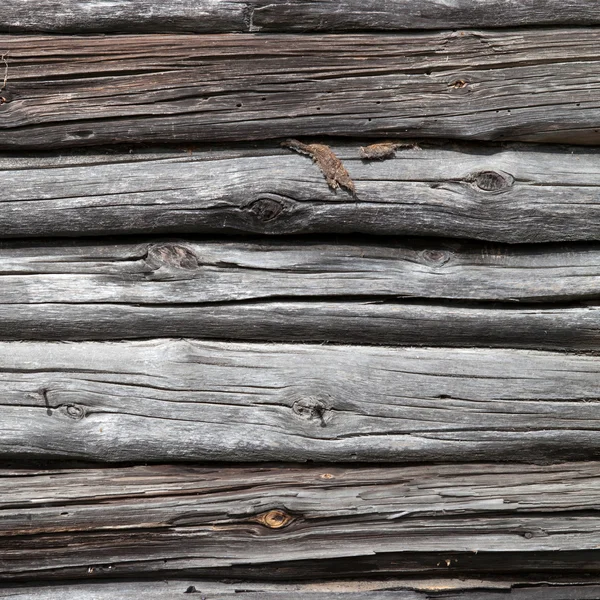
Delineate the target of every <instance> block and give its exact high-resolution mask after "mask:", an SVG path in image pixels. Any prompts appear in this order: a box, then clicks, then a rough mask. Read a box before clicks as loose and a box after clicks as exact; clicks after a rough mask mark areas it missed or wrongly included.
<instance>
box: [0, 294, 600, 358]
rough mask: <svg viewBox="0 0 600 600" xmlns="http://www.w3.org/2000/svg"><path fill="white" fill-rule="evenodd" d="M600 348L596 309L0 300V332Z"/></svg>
mask: <svg viewBox="0 0 600 600" xmlns="http://www.w3.org/2000/svg"><path fill="white" fill-rule="evenodd" d="M157 336H158V337H186V336H192V337H196V338H204V339H226V340H248V341H266V342H274V341H280V342H331V343H338V344H339V343H342V344H377V345H381V344H387V345H392V346H406V345H409V346H448V347H452V346H487V347H500V348H502V347H504V348H534V349H535V348H537V349H548V350H557V349H558V350H562V349H567V350H599V349H600V307H598V306H596V305H594V306H581V307H570V308H569V307H566V308H564V307H555V308H552V307H542V308H538V307H527V308H510V307H506V306H501V307H497V306H494V307H481V306H476V305H472V306H455V305H443V304H427V303H394V302H391V303H390V302H385V301H373V300H372V301H360V300H356V301H341V300H339V301H319V300H314V301H304V302H303V301H294V300H289V301H252V302H244V303H226V304H224V305H220V304H210V305H194V304H189V305H187V306H185V305H171V304H167V305H154V306H152V305H150V306H137V305H134V304H114V303H103V304H94V303H89V304H71V303H63V304H46V303H44V304H0V339H4V340H116V339H143V338H152V337H157Z"/></svg>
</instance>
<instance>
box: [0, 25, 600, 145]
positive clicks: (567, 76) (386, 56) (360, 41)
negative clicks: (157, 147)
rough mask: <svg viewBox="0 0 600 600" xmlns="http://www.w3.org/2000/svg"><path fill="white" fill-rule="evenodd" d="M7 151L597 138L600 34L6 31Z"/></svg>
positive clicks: (0, 40)
mask: <svg viewBox="0 0 600 600" xmlns="http://www.w3.org/2000/svg"><path fill="white" fill-rule="evenodd" d="M0 51H1V52H2V55H3V56H4V57H5V59H6V75H7V83H6V85H5V87H4V89H3V91H2V98H3V103H2V104H0V114H1V120H0V134H1V135H0V148H4V149H14V148H18V147H22V148H49V147H64V146H73V145H75V146H77V145H97V144H103V143H117V142H123V143H130V142H136V143H137V142H144V143H147V142H157V143H158V142H184V141H186V142H189V141H204V142H227V141H235V140H238V141H240V140H242V141H252V140H264V139H281V138H284V137H290V136H291V137H297V136H323V135H336V136H356V135H365V136H388V135H389V136H419V137H436V138H438V137H451V138H462V139H478V140H518V141H536V142H542V141H547V142H549V141H553V142H574V143H586V144H597V143H598V142H599V141H600V129H599V128H598V120H599V115H600V109H599V108H598V106H597V101H596V98H595V96H594V93H593V91H594V89H595V88H597V87H598V86H599V85H600V70H599V67H598V65H599V64H600V63H599V61H598V58H599V56H600V50H599V49H598V44H597V32H596V30H595V29H593V28H579V29H533V30H528V31H526V32H523V31H519V30H514V31H513V30H495V31H472V30H466V31H464V30H460V31H444V32H432V33H408V34H396V35H378V36H373V35H359V34H356V35H351V34H343V35H312V36H311V35H308V36H307V35H293V34H288V35H278V34H264V35H261V34H221V35H160V34H156V35H153V36H148V35H145V36H144V35H129V36H128V35H123V36H96V37H93V36H92V37H85V36H79V37H77V36H18V35H16V36H6V35H3V36H0Z"/></svg>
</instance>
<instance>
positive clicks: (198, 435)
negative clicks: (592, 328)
mask: <svg viewBox="0 0 600 600" xmlns="http://www.w3.org/2000/svg"><path fill="white" fill-rule="evenodd" d="M599 377H600V361H599V360H598V357H596V356H594V355H581V354H568V353H564V354H563V353H556V352H540V351H530V350H514V349H512V350H509V349H506V350H503V349H481V348H474V349H444V348H440V349H436V348H387V347H371V346H323V345H312V344H259V343H254V344H250V343H223V342H198V341H191V340H164V339H163V340H148V341H143V342H142V341H139V342H118V343H117V342H71V343H66V342H2V343H0V410H1V411H2V424H1V436H0V456H1V457H2V458H3V459H10V458H23V459H25V458H29V459H38V458H65V459H83V460H94V461H108V462H123V461H125V462H135V461H143V462H148V461H151V462H152V461H154V462H161V461H163V462H164V461H169V460H181V461H197V460H221V461H226V460H231V461H257V460H261V461H264V460H286V461H288V460H292V461H306V460H313V461H337V462H340V461H342V462H343V461H385V462H388V461H417V460H425V461H476V460H487V459H491V460H495V461H496V460H499V461H503V460H512V459H514V460H517V461H523V462H530V461H534V460H540V459H542V460H548V459H551V458H556V457H560V458H573V457H577V458H581V457H593V456H598V455H599V454H600V404H599V402H598V381H599Z"/></svg>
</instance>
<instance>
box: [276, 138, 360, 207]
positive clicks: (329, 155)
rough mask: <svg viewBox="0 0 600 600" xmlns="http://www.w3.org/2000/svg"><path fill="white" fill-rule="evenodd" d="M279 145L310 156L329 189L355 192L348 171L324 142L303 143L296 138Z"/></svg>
mask: <svg viewBox="0 0 600 600" xmlns="http://www.w3.org/2000/svg"><path fill="white" fill-rule="evenodd" d="M281 145H282V146H283V147H284V148H289V149H290V150H294V151H295V152H298V153H299V154H306V155H307V156H310V157H311V158H312V159H313V161H314V162H315V163H317V165H318V167H319V169H321V172H322V173H323V175H325V179H326V180H327V184H328V185H329V187H330V188H331V189H333V190H337V189H338V188H340V187H342V188H344V189H345V190H347V191H348V192H350V193H351V194H352V195H353V196H354V195H355V194H356V187H355V186H354V181H352V178H351V177H350V173H348V171H347V170H346V167H344V165H343V163H342V161H341V160H340V159H339V158H338V157H337V156H336V155H335V154H334V152H333V150H332V149H331V148H330V147H329V146H326V145H325V144H304V143H302V142H300V141H298V140H286V141H285V142H282V143H281Z"/></svg>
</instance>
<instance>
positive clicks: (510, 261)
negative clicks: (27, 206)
mask: <svg viewBox="0 0 600 600" xmlns="http://www.w3.org/2000/svg"><path fill="white" fill-rule="evenodd" d="M0 282H2V286H0V339H5V340H11V339H12V340H20V339H39V340H44V339H53V340H62V339H70V340H85V339H136V338H152V337H198V338H212V339H238V340H262V341H305V342H306V341H308V342H322V341H329V342H337V343H362V344H365V343H368V344H391V345H430V346H461V345H467V346H473V345H477V346H505V347H524V348H527V347H529V348H566V349H600V308H598V307H597V306H596V305H594V304H591V302H594V301H595V299H597V298H598V297H599V296H600V250H599V249H598V248H597V247H596V246H595V245H591V244H586V245H583V244H571V245H560V246H558V245H553V246H545V245H543V246H508V247H507V246H499V245H491V244H472V243H471V244H469V243H461V242H431V241H430V242H425V241H408V240H407V241H404V242H400V241H398V240H396V239H393V240H390V239H388V238H381V242H380V243H379V244H375V243H374V242H373V241H372V240H366V239H363V240H361V239H360V238H348V239H346V240H343V239H342V238H339V239H337V240H329V241H325V240H321V241H317V240H314V239H311V240H303V241H293V240H292V241H280V240H260V241H257V240H254V241H232V240H227V239H222V240H220V241H215V240H207V241H200V240H198V239H195V240H194V239H178V240H174V239H171V240H167V239H158V238H154V239H151V240H138V241H136V243H130V242H129V243H123V242H120V243H115V242H114V241H108V242H107V241H106V240H100V241H66V242H65V241H56V242H52V243H50V242H39V241H36V242H10V243H9V242H4V243H2V244H0ZM523 302H526V305H523ZM539 302H542V304H533V303H539Z"/></svg>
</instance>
